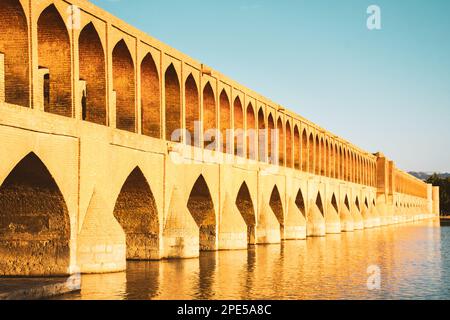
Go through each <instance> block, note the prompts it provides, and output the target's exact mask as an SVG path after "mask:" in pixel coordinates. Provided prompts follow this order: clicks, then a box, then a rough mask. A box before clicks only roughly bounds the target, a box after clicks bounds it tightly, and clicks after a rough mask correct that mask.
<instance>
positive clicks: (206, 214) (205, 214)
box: [187, 175, 217, 251]
mask: <svg viewBox="0 0 450 320" xmlns="http://www.w3.org/2000/svg"><path fill="white" fill-rule="evenodd" d="M187 207H188V210H189V212H190V213H191V215H192V217H193V218H194V220H195V222H196V223H197V225H198V227H199V229H200V230H199V231H200V236H199V237H200V250H202V251H210V250H215V249H216V229H217V228H216V214H215V209H214V203H213V201H212V198H211V193H210V191H209V188H208V185H207V184H206V180H205V178H204V177H203V175H201V176H200V177H199V178H198V179H197V181H196V182H195V184H194V186H193V187H192V191H191V193H190V195H189V200H188V203H187Z"/></svg>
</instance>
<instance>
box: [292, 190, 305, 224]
mask: <svg viewBox="0 0 450 320" xmlns="http://www.w3.org/2000/svg"><path fill="white" fill-rule="evenodd" d="M295 204H296V205H297V208H298V209H299V210H300V212H301V213H302V215H303V217H305V218H306V205H305V198H304V197H303V192H302V189H299V190H298V192H297V196H296V197H295Z"/></svg>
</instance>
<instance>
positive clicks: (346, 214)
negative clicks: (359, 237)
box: [340, 204, 355, 232]
mask: <svg viewBox="0 0 450 320" xmlns="http://www.w3.org/2000/svg"><path fill="white" fill-rule="evenodd" d="M340 218H341V231H342V232H353V231H354V230H355V225H354V221H353V216H352V214H351V213H350V211H349V209H348V207H347V205H346V204H343V205H342V206H341V212H340Z"/></svg>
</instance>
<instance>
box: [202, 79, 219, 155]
mask: <svg viewBox="0 0 450 320" xmlns="http://www.w3.org/2000/svg"><path fill="white" fill-rule="evenodd" d="M216 114H217V110H216V98H215V96H214V91H213V88H212V87H211V84H210V83H209V81H208V82H207V83H206V85H205V87H204V88H203V140H204V146H205V148H206V147H207V146H209V145H211V144H214V143H215V141H216V139H217V138H216V135H217V133H214V134H212V131H213V130H216V128H217V125H216ZM205 133H207V135H205ZM206 137H208V139H206ZM207 140H208V141H207ZM214 149H217V145H216V147H215V148H214Z"/></svg>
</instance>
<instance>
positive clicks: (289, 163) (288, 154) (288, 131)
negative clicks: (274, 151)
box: [283, 121, 294, 168]
mask: <svg viewBox="0 0 450 320" xmlns="http://www.w3.org/2000/svg"><path fill="white" fill-rule="evenodd" d="M283 140H284V139H283ZM293 165H294V164H293V161H292V129H291V124H290V122H289V121H288V122H286V167H288V168H292V167H293Z"/></svg>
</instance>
